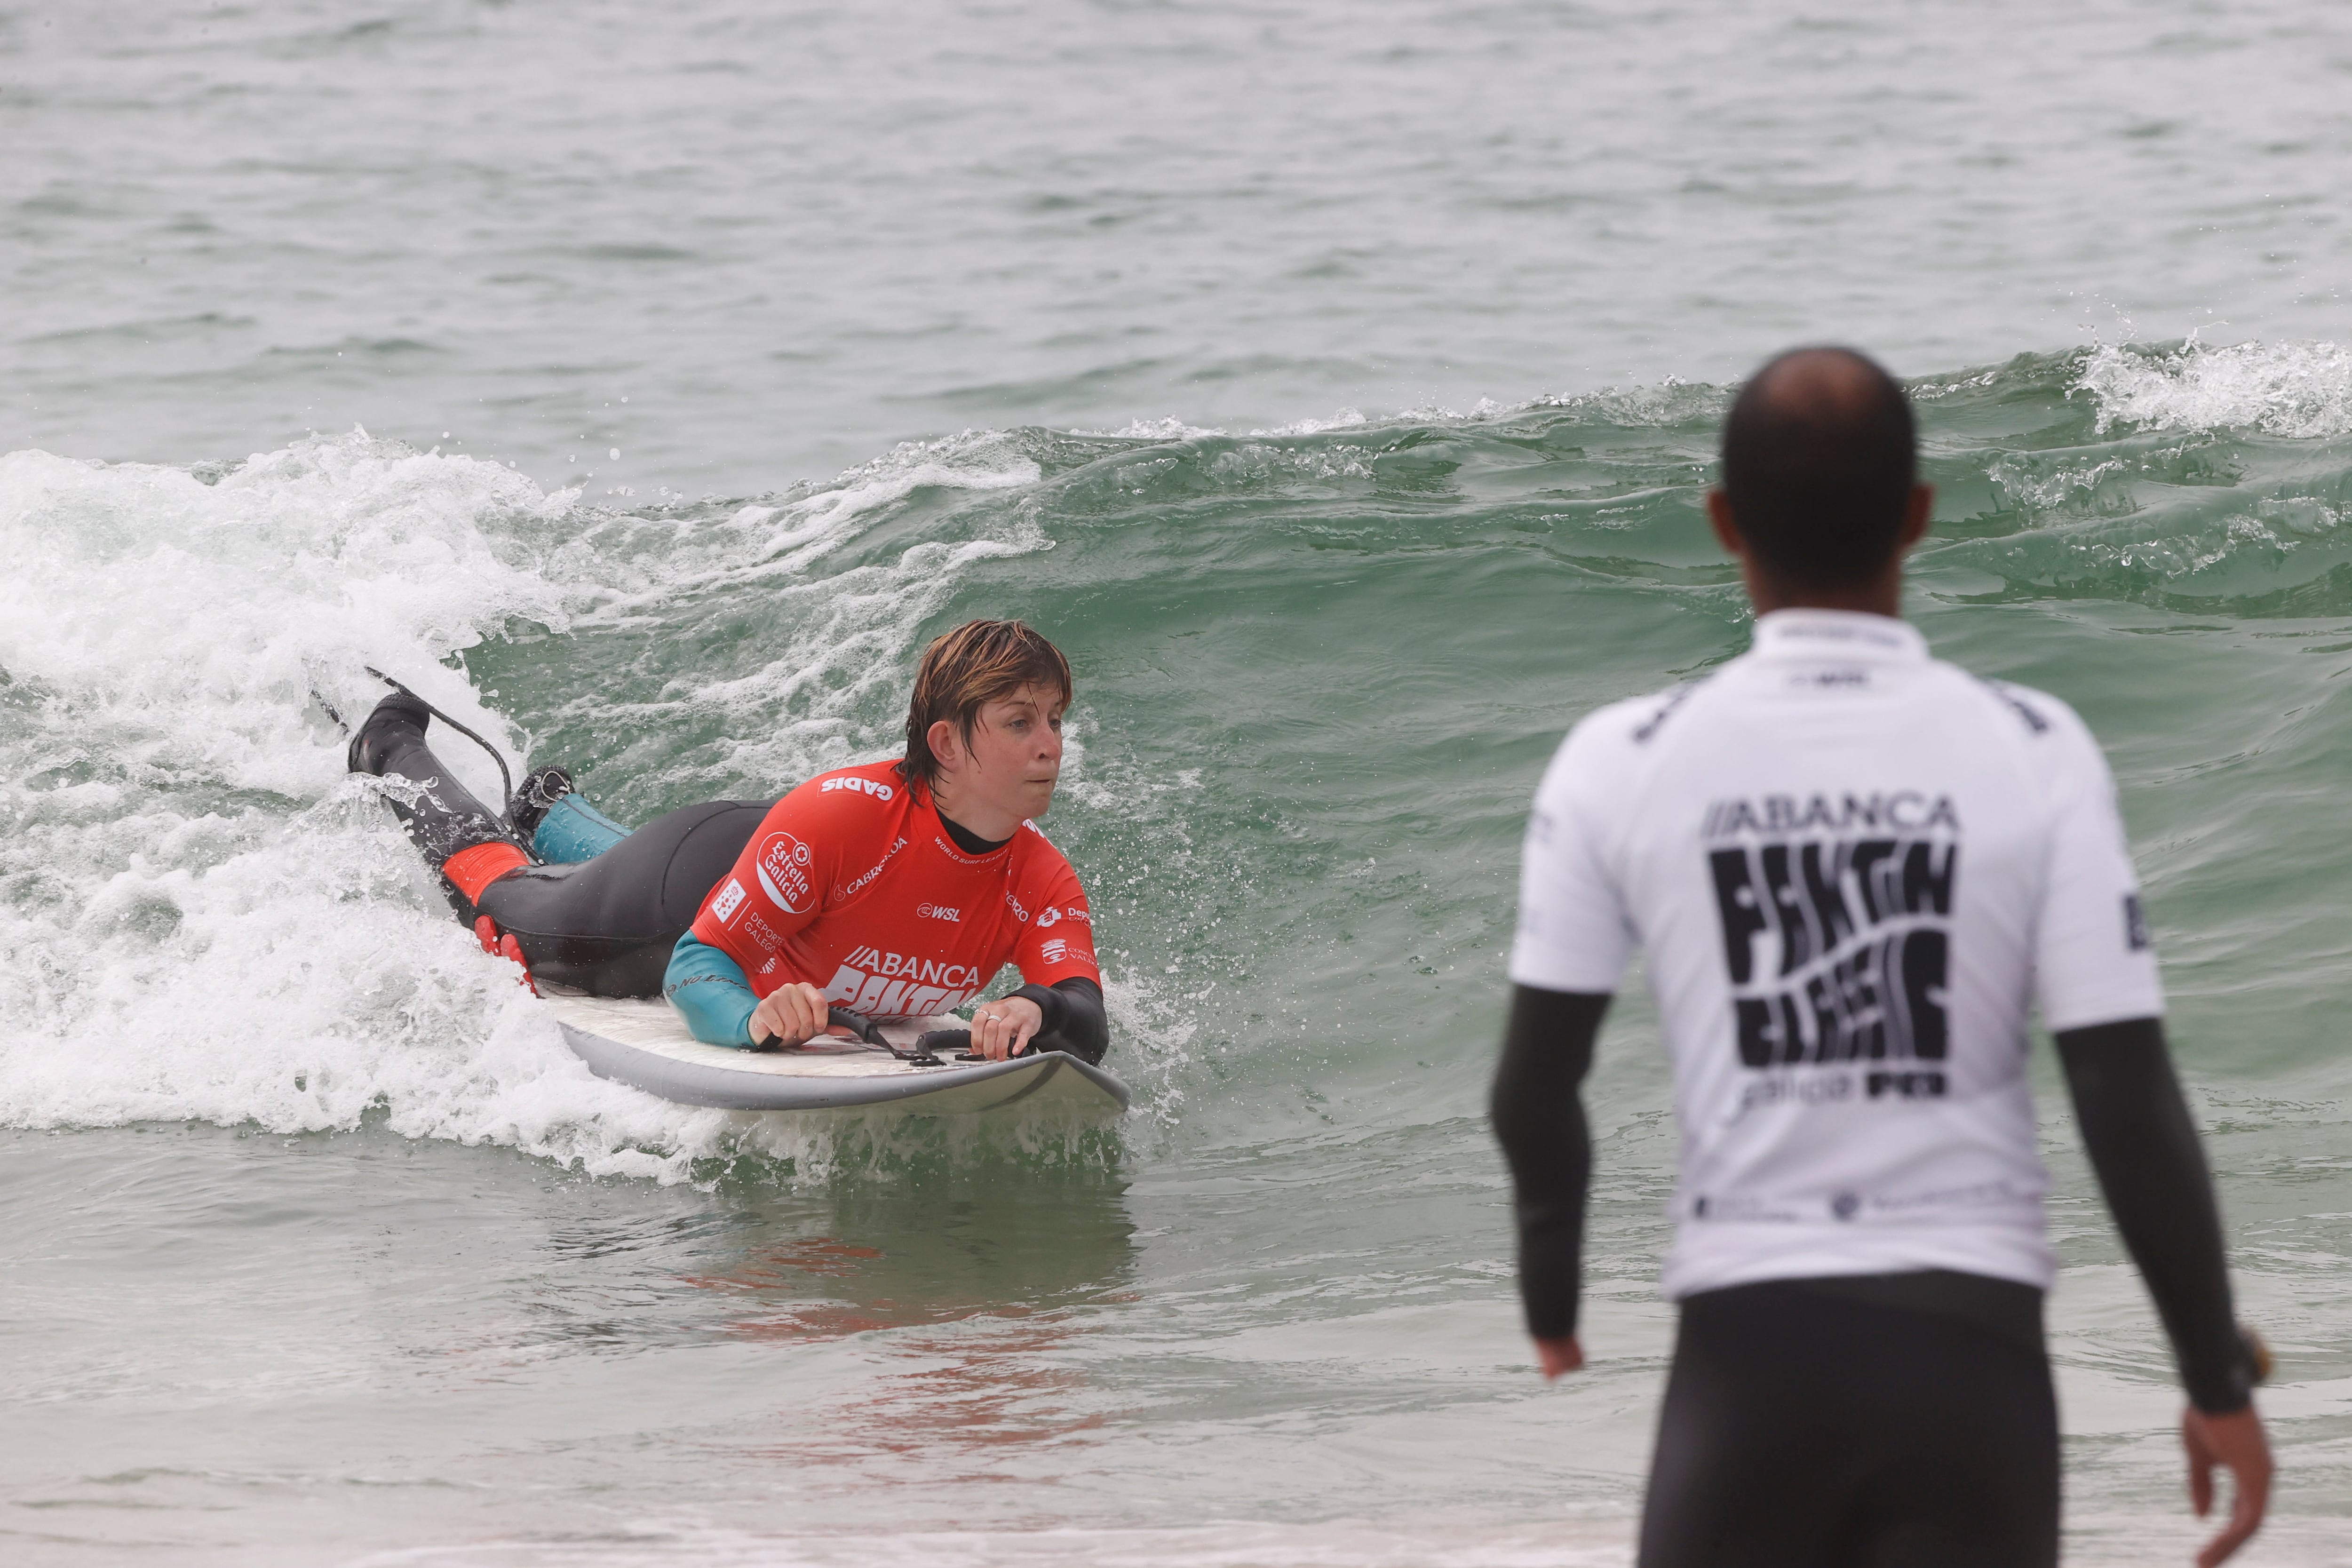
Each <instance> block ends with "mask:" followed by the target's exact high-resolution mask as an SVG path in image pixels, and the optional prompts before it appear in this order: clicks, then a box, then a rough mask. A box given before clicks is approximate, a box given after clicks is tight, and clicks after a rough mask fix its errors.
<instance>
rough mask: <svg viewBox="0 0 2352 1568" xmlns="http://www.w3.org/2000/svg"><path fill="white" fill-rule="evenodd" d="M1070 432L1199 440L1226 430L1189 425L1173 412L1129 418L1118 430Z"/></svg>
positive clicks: (1114, 437)
mask: <svg viewBox="0 0 2352 1568" xmlns="http://www.w3.org/2000/svg"><path fill="white" fill-rule="evenodd" d="M1070 434H1071V435H1073V436H1104V437H1109V438H1110V439H1112V440H1115V441H1199V440H1203V439H1205V438H1207V437H1211V436H1222V435H1223V434H1224V432H1223V430H1217V429H1213V428H1211V427H1209V426H1203V425H1187V424H1185V423H1184V421H1182V420H1181V419H1179V418H1177V417H1176V416H1174V415H1172V414H1171V415H1170V416H1168V417H1166V418H1165V419H1134V420H1129V422H1128V423H1127V425H1126V426H1123V427H1122V428H1120V429H1117V430H1073V431H1071V432H1070Z"/></svg>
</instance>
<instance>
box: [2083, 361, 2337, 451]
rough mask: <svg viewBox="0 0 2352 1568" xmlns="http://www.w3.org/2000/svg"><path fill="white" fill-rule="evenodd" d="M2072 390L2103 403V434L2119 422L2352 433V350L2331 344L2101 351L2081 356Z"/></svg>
mask: <svg viewBox="0 0 2352 1568" xmlns="http://www.w3.org/2000/svg"><path fill="white" fill-rule="evenodd" d="M2075 387H2076V388H2077V389H2079V390H2082V391H2085V392H2088V393H2090V394H2091V395H2092V396H2094V397H2095V398H2096V399H2097V400H2098V410H2099V420H2098V427H2099V430H2100V431H2101V433H2103V434H2104V433H2105V431H2107V430H2108V429H2110V428H2112V427H2113V426H2116V425H2118V424H2125V425H2137V426H2144V427H2146V428H2149V429H2156V430H2224V429H2256V430H2261V431H2263V432H2265V433H2267V434H2269V435H2273V436H2290V437H2336V436H2343V435H2347V434H2352V353H2347V351H2346V350H2344V349H2342V348H2339V347H2337V346H2336V344H2334V343H2314V342H2284V343H2265V342H2246V343H2235V344H2232V345H2231V346H2230V347H2228V348H2219V349H2210V348H2207V347H2205V346H2204V345H2202V344H2200V343H2198V342H2189V343H2188V344H2186V345H2184V346H2183V347H2181V348H2180V349H2179V350H2178V351H2176V352H2174V353H2163V354H2148V353H2141V352H2137V351H2135V350H2131V349H2124V348H2117V347H2114V346H2111V345H2110V346H2102V347H2100V348H2097V349H2094V350H2093V351H2091V353H2089V354H2088V355H2086V356H2085V357H2084V361H2083V369H2082V373H2081V374H2080V376H2079V377H2078V378H2077V380H2076V382H2075Z"/></svg>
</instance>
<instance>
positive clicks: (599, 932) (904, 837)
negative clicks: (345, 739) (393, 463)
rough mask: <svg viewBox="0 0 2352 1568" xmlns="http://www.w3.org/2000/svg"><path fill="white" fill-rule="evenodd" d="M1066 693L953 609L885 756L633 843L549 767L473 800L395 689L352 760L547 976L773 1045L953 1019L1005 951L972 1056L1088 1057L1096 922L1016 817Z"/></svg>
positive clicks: (667, 825) (1102, 1037)
mask: <svg viewBox="0 0 2352 1568" xmlns="http://www.w3.org/2000/svg"><path fill="white" fill-rule="evenodd" d="M1070 697H1071V684H1070V667H1069V663H1068V661H1067V660H1066V659H1065V658H1063V657H1062V653H1061V650H1060V649H1058V648H1056V647H1054V645H1053V644H1052V643H1050V642H1048V641H1046V640H1045V638H1044V637H1041V636H1039V635H1038V634H1037V633H1036V632H1035V631H1034V630H1032V629H1031V628H1029V627H1028V626H1024V625H1023V624H1022V623H1021V622H1019V621H972V622H970V623H968V624H966V625H964V626H958V627H957V628H956V629H955V630H953V631H951V632H949V633H948V634H946V635H945V636H943V637H940V638H938V639H937V640H936V641H934V642H933V643H932V644H931V645H930V647H929V648H928V649H926V650H925V651H924V654H923V658H922V663H921V665H920V667H919V668H918V669H917V671H916V673H915V690H914V696H913V699H912V700H911V701H910V702H909V704H908V712H907V754H906V755H905V756H903V757H901V758H899V759H898V760H897V761H895V762H887V763H866V764H865V765H862V766H858V767H850V768H837V769H835V770H834V771H833V772H831V773H820V774H819V775H817V776H816V777H815V778H813V779H811V780H809V781H808V782H807V783H806V784H802V785H801V786H800V787H799V788H797V789H795V790H793V792H792V793H790V794H789V795H785V796H784V797H783V798H782V799H781V800H778V801H776V802H774V803H772V804H769V803H766V802H749V801H710V802H706V803H704V804H702V805H689V806H685V807H682V808H680V809H679V810H677V811H673V812H671V813H669V814H668V815H667V816H661V817H657V818H656V819H655V820H654V821H652V822H649V823H647V824H646V826H643V827H641V828H638V829H637V830H636V831H635V832H634V833H633V832H630V831H629V830H628V829H626V828H624V827H621V826H619V825H617V824H615V823H613V822H612V821H611V820H610V819H609V818H606V817H604V816H602V814H600V813H598V812H597V811H596V810H595V808H594V807H593V806H591V805H588V803H587V801H586V800H585V799H584V798H583V797H582V796H581V795H579V794H578V793H577V792H575V791H574V790H573V789H572V781H571V778H570V776H569V775H568V774H566V773H563V771H562V769H560V768H547V769H542V770H541V771H540V772H539V773H535V774H533V775H532V776H531V777H530V778H529V779H527V780H525V781H524V784H523V787H522V788H521V789H520V790H519V791H518V792H517V793H516V799H515V801H514V802H513V803H512V805H510V807H509V811H508V813H507V814H506V815H505V816H499V815H498V814H495V813H493V812H491V811H490V810H489V809H488V807H486V806H485V805H482V804H481V802H479V801H478V800H476V799H475V798H474V797H473V796H472V795H469V794H468V793H467V791H466V789H465V788H464V786H463V785H461V784H457V781H456V780H455V779H454V778H453V777H451V775H450V773H449V771H448V769H447V768H446V767H445V766H444V765H443V764H442V763H441V762H440V760H439V759H438V758H436V757H435V756H434V754H433V753H432V752H431V751H430V750H428V749H427V748H426V746H425V725H426V723H427V722H428V721H429V720H430V718H431V710H429V709H428V708H426V706H425V704H424V703H423V702H422V701H421V700H418V699H417V698H415V696H413V695H412V694H410V693H408V692H405V691H396V692H394V694H393V695H392V696H390V697H387V698H385V699H384V700H383V701H382V702H379V703H378V704H376V708H375V710H374V711H373V713H371V714H369V715H368V719H367V721H366V722H365V723H364V724H362V726H361V727H360V731H359V733H357V734H356V735H354V736H353V737H352V747H351V756H350V765H351V769H352V772H353V773H372V774H374V775H376V776H378V777H381V778H383V779H385V780H387V781H390V782H391V784H392V787H390V788H388V789H387V790H386V792H385V798H386V800H387V801H388V802H389V804H390V805H391V806H392V808H393V811H394V815H396V816H398V817H399V818H400V820H401V825H402V826H404V828H405V829H406V830H407V832H408V836H409V837H410V838H411V839H412V840H414V841H415V844H416V845H417V847H419V848H420V849H422V850H423V851H424V852H425V858H426V859H428V860H429V861H431V862H432V863H433V865H434V866H435V867H436V868H437V869H438V871H439V872H440V876H441V880H442V884H443V890H444V891H445V892H446V893H447V894H448V896H449V900H450V902H451V903H452V904H453V905H454V906H455V907H456V909H457V916H458V919H459V920H461V921H465V922H467V924H469V925H471V926H472V927H473V928H474V931H475V934H476V935H477V936H478V937H479V938H480V939H481V942H482V945H483V946H484V947H485V948H487V949H488V950H489V951H491V952H499V953H503V954H504V955H505V956H506V957H508V958H509V959H512V960H513V961H514V962H515V963H520V964H521V965H522V966H523V968H524V969H525V971H526V972H527V973H529V974H530V976H531V978H532V980H533V983H534V984H538V985H541V986H544V987H546V988H547V989H550V990H554V991H562V992H571V993H585V994H589V995H595V996H650V995H653V994H656V993H659V994H664V995H667V997H668V998H669V1000H670V1003H671V1005H674V1006H676V1007H677V1010H678V1012H679V1013H680V1014H681V1015H683V1016H684V1017H685V1019H686V1022H687V1025H688V1027H689V1028H690V1029H691V1030H692V1031H693V1033H694V1036H695V1037H696V1038H697V1039H699V1040H704V1041H707V1042H709V1043H710V1044H712V1045H720V1046H737V1047H754V1046H757V1047H777V1046H796V1045H801V1044H803V1043H804V1042H806V1041H808V1040H810V1039H813V1038H814V1037H816V1036H818V1035H820V1034H823V1033H824V1031H825V1027H826V1017H827V1014H828V1012H829V1010H830V1009H831V1008H832V1007H835V1006H839V1007H843V1008H846V1009H849V1010H852V1011H855V1012H857V1013H861V1014H864V1015H866V1016H869V1017H904V1016H922V1015H926V1014H933V1013H946V1012H950V1011H952V1010H954V1009H956V1008H958V1007H961V1006H962V1005H965V1004H966V1003H968V1002H970V1001H971V999H972V998H973V997H974V996H976V995H978V994H980V992H981V990H982V987H984V986H985V985H986V984H988V982H989V981H990V979H991V978H992V977H993V976H994V975H995V974H996V973H997V971H998V970H1000V969H1002V968H1003V966H1004V964H1005V963H1007V962H1008V961H1010V962H1012V963H1016V964H1018V965H1019V967H1020V971H1021V977H1022V979H1023V981H1024V984H1023V985H1022V987H1021V988H1020V989H1019V990H1018V991H1015V992H1013V994H1010V995H1008V996H1003V997H1000V998H998V999H997V1000H995V1001H993V1002H988V1003H983V1004H982V1005H981V1006H980V1007H979V1008H977V1009H976V1010H975V1011H974V1012H973V1014H972V1016H971V1018H972V1027H971V1040H972V1049H973V1050H974V1051H976V1052H979V1053H980V1054H982V1056H985V1057H987V1058H990V1059H991V1060H1001V1059H1003V1058H1006V1057H1011V1056H1018V1055H1021V1054H1022V1053H1023V1052H1024V1051H1025V1050H1062V1051H1068V1052H1070V1053H1071V1054H1072V1055H1074V1056H1077V1057H1079V1058H1083V1059H1085V1060H1087V1061H1089V1062H1098V1061H1100V1060H1101V1059H1102V1055H1103V1051H1104V1049H1105V1047H1107V1046H1108V1043H1109V1028H1108V1021H1107V1019H1106V1017H1105V1016H1104V1012H1103V999H1102V977H1101V973H1100V971H1099V970H1098V969H1097V967H1096V963H1095V954H1094V923H1093V917H1092V915H1091V913H1090V911H1089V910H1088V909H1087V896H1086V891H1085V889H1083V888H1081V887H1080V886H1079V883H1078V879H1077V874H1076V872H1074V871H1073V870H1071V869H1070V864H1069V862H1068V861H1067V860H1065V859H1064V858H1062V855H1061V852H1060V851H1058V850H1056V849H1055V847H1053V845H1051V844H1049V843H1047V842H1046V840H1045V835H1044V834H1043V833H1040V832H1039V831H1038V830H1037V827H1036V825H1035V823H1034V820H1033V819H1034V818H1036V817H1040V816H1045V811H1046V808H1047V807H1048V806H1049V805H1051V804H1052V803H1053V799H1054V785H1055V781H1056V780H1057V779H1058V778H1059V776H1060V773H1061V765H1062V715H1063V712H1064V710H1066V709H1067V708H1068V707H1069V704H1070ZM527 844H528V846H529V848H526V845H527ZM534 851H535V853H534Z"/></svg>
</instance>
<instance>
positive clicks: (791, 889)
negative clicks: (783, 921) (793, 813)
mask: <svg viewBox="0 0 2352 1568" xmlns="http://www.w3.org/2000/svg"><path fill="white" fill-rule="evenodd" d="M811 858H812V857H811V856H810V854H809V847H808V846H807V845H805V844H803V843H802V842H801V841H800V840H799V839H797V838H795V837H793V836H792V835H791V834H789V833H783V832H776V833H771V834H769V835H768V837H766V838H765V839H763V840H761V844H760V860H759V867H760V890H761V892H763V893H765V894H767V895H768V897H769V899H770V900H772V901H773V902H774V903H775V904H776V905H777V906H778V907H780V908H782V909H787V910H791V911H792V912H793V913H794V914H800V913H802V912H803V911H804V910H807V909H808V908H809V907H810V906H811V904H812V903H813V902H814V900H813V899H812V897H811V891H810V887H809V861H810V859H811Z"/></svg>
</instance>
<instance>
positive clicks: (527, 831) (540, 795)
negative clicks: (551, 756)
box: [507, 768, 576, 843]
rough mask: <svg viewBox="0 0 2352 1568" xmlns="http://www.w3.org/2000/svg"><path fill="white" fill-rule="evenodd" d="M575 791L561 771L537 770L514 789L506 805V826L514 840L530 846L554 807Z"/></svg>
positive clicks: (569, 775)
mask: <svg viewBox="0 0 2352 1568" xmlns="http://www.w3.org/2000/svg"><path fill="white" fill-rule="evenodd" d="M575 787H576V786H574V785H573V784H572V775H571V774H570V773H566V772H565V771H564V770H563V769H562V768H541V769H540V770H539V772H537V773H533V774H531V775H530V777H529V778H527V779H525V780H523V781H522V783H521V784H519V785H517V786H516V788H515V793H514V799H512V800H510V801H509V802H507V826H509V827H511V828H513V829H514V831H515V837H518V838H520V839H522V840H523V841H524V842H526V843H528V842H530V836H531V835H532V834H534V833H536V832H538V831H539V825H540V823H541V821H542V820H543V819H544V818H545V817H546V816H547V814H548V812H549V811H551V809H553V808H554V805H555V803H556V802H557V801H560V800H562V798H563V797H564V796H565V795H571V794H572V793H574V790H575Z"/></svg>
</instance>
